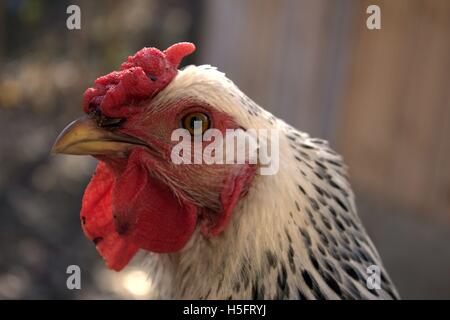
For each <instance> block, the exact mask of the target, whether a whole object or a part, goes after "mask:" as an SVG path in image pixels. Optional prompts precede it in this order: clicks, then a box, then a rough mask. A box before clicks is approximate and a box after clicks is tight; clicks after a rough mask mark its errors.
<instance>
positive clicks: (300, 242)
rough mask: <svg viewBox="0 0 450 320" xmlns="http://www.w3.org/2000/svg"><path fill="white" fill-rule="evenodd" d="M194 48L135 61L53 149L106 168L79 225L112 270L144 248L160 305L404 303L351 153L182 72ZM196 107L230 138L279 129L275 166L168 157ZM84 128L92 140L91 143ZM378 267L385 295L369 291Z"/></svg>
mask: <svg viewBox="0 0 450 320" xmlns="http://www.w3.org/2000/svg"><path fill="white" fill-rule="evenodd" d="M192 51H193V45H191V44H180V45H175V46H172V47H171V48H169V49H168V50H166V51H164V52H160V51H159V50H157V49H153V48H152V49H143V50H142V51H140V52H139V53H138V54H136V55H135V56H133V57H129V58H128V62H127V63H125V64H123V65H122V69H121V71H120V72H116V73H111V74H110V75H107V76H105V77H102V78H99V80H97V81H96V87H94V88H90V89H88V90H87V91H86V93H85V100H84V109H85V112H86V113H88V119H84V120H81V122H80V121H79V122H77V123H76V124H75V125H71V127H69V128H68V129H67V132H66V131H65V133H64V134H62V136H61V137H60V138H59V139H58V141H57V143H56V144H55V147H54V150H56V152H61V153H71V154H92V155H94V156H96V157H97V158H98V159H99V160H100V164H99V166H98V167H97V174H96V175H95V176H94V178H93V179H92V181H91V183H90V184H89V186H88V188H87V190H86V192H85V196H84V199H83V209H82V212H81V221H82V224H83V230H84V231H85V233H86V235H87V236H88V238H89V239H91V240H93V241H94V242H95V245H96V247H97V249H98V251H99V252H100V254H101V255H102V256H103V257H104V258H105V260H106V262H107V264H108V266H109V267H110V268H112V269H115V270H120V269H122V268H123V267H125V266H126V264H127V263H128V261H129V260H130V259H131V257H132V256H133V255H134V254H135V252H136V251H137V250H139V249H144V250H145V251H146V252H148V253H147V255H148V258H147V259H146V268H147V269H148V270H149V275H150V277H151V279H152V285H153V292H154V298H175V299H393V298H394V299H395V298H398V294H397V292H396V290H395V287H394V286H393V284H392V282H391V280H390V278H389V276H388V275H387V273H386V271H385V270H384V268H383V266H382V262H381V259H380V257H379V255H378V253H377V251H376V249H375V247H374V245H373V243H372V242H371V240H370V238H369V236H368V235H367V232H366V231H365V229H364V227H363V226H362V224H361V221H360V219H359V217H358V215H357V210H356V206H355V200H354V195H353V192H352V189H351V186H350V184H349V181H348V178H347V168H346V166H345V164H344V163H343V160H342V157H341V156H340V155H338V154H337V153H336V152H334V151H333V150H332V149H331V148H330V146H329V145H328V143H327V142H326V141H324V140H321V139H317V138H311V137H310V136H309V135H308V134H307V133H304V132H301V131H298V130H296V129H295V128H293V127H291V126H290V125H288V124H287V123H285V122H284V121H283V120H281V119H278V118H276V117H275V116H273V115H272V114H271V113H269V112H267V111H266V110H264V109H263V108H261V107H260V106H258V105H257V104H256V103H255V102H253V101H252V100H251V99H250V98H249V97H247V96H246V95H245V94H244V93H243V92H242V91H241V90H240V89H239V88H238V87H237V86H236V85H235V84H234V83H233V82H232V81H231V80H229V79H228V78H227V77H226V76H225V75H224V74H223V73H221V72H219V71H218V70H217V69H216V68H214V67H212V66H209V65H203V66H188V67H186V68H184V69H183V70H180V71H178V72H177V71H176V67H177V66H178V64H179V62H180V61H181V58H182V57H183V56H184V55H186V54H189V53H191V52H192ZM154 57H156V58H155V59H157V60H152V59H153V58H154ZM155 61H156V62H155ZM164 65H167V66H168V67H160V66H164ZM165 70H166V71H165ZM167 70H168V71H167ZM167 72H169V73H167ZM146 77H147V78H148V79H147V78H146ZM123 79H125V80H123ZM160 79H163V80H160ZM135 84H136V87H134V85H135ZM133 92H134V93H133ZM148 92H151V94H150V93H149V94H147V93H148ZM193 106H195V108H197V109H198V108H201V110H207V113H208V115H209V117H210V118H211V122H212V124H213V126H215V127H217V128H219V129H221V130H222V131H223V130H225V129H228V128H243V129H244V130H249V129H256V130H259V129H270V130H277V131H278V132H279V141H270V140H269V141H268V144H273V143H278V145H279V157H280V159H279V170H278V172H277V173H276V174H273V175H262V174H258V173H255V172H256V171H255V168H254V166H251V165H248V164H243V165H231V166H227V165H220V166H219V165H214V166H210V165H205V164H202V165H184V166H182V167H181V168H180V167H179V166H177V165H174V164H173V163H171V162H170V159H169V158H168V152H169V150H170V147H171V146H173V144H171V142H170V141H169V138H168V137H170V133H171V132H172V129H174V128H177V127H178V126H179V125H180V123H181V124H182V123H183V121H179V119H180V114H183V113H184V112H185V111H186V110H188V109H189V110H190V108H192V107H193ZM197 109H195V110H197ZM197 111H198V110H197ZM181 119H183V118H181ZM93 121H94V122H95V124H93ZM105 124H106V125H105ZM110 125H111V126H112V127H111V126H110ZM74 131H76V133H77V134H76V135H75V134H73V132H74ZM71 132H72V133H71ZM80 132H81V133H83V134H85V135H87V133H86V132H89V134H90V136H91V138H90V139H91V140H92V139H93V138H92V137H95V138H96V139H97V140H96V141H94V142H92V141H91V140H89V142H88V143H87V142H86V139H84V140H82V139H81V138H79V137H80ZM268 138H269V139H270V138H271V136H270V135H269V136H268ZM91 142H92V143H91ZM258 165H259V164H258ZM258 165H257V166H258ZM373 265H376V266H378V267H379V268H380V270H381V288H380V289H368V286H367V278H368V276H369V274H368V272H367V268H368V267H370V266H373Z"/></svg>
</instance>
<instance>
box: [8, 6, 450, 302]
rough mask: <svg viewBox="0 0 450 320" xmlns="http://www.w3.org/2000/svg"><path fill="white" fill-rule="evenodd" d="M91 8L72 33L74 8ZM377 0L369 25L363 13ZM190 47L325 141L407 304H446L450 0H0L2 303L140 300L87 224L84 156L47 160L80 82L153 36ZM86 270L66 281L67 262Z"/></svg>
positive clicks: (143, 290)
mask: <svg viewBox="0 0 450 320" xmlns="http://www.w3.org/2000/svg"><path fill="white" fill-rule="evenodd" d="M70 4H77V5H79V6H80V8H81V30H72V31H70V30H68V29H67V28H66V19H67V17H68V14H67V13H66V8H67V6H69V5H70ZM371 4H376V5H378V6H380V8H381V26H382V28H381V30H368V29H367V27H366V19H367V17H368V16H369V15H368V14H367V13H366V8H367V7H368V6H369V5H371ZM177 41H192V42H194V43H196V44H197V47H198V49H197V51H196V53H195V54H194V55H192V56H190V57H189V58H188V59H186V60H185V61H184V62H185V64H190V63H195V64H212V65H216V66H217V67H219V68H220V69H221V70H222V71H224V72H225V73H227V75H228V76H229V77H230V78H231V79H232V80H233V81H234V82H236V83H237V85H238V86H240V88H241V89H242V90H243V91H244V92H246V93H247V94H248V95H249V96H250V97H251V98H253V99H254V100H255V101H256V102H257V103H259V104H260V105H262V106H263V107H265V108H266V109H268V110H269V111H271V112H272V113H274V114H275V115H276V116H279V117H281V118H283V119H285V120H287V122H289V123H290V124H292V125H294V126H296V127H297V128H299V129H301V130H303V131H307V132H309V133H311V135H313V136H317V137H322V138H325V139H328V140H330V142H331V144H332V146H333V147H334V148H335V149H336V150H337V151H338V152H339V153H341V154H343V155H344V157H345V159H346V162H347V163H348V165H349V167H350V179H351V182H352V184H353V186H354V189H355V192H356V197H357V205H358V207H359V212H360V215H361V216H362V219H363V221H364V222H365V226H366V228H367V230H368V232H369V234H370V235H371V237H372V238H373V240H374V242H375V244H376V246H377V247H378V249H379V251H380V254H381V256H382V257H383V261H384V263H385V265H386V268H387V270H388V271H389V273H390V274H391V276H392V278H393V280H394V282H395V283H396V285H397V287H398V289H399V292H400V294H401V296H402V297H403V298H425V299H430V298H447V299H450V248H449V244H450V166H449V162H450V90H449V89H450V87H449V84H450V2H449V1H446V0H429V1H425V0H395V1H378V0H370V1H358V0H340V1H332V0H328V1H327V0H303V1H300V0H292V1H288V0H281V1H280V0H245V1H242V0H226V1H223V0H207V1H200V0H198V1H194V0H188V1H173V0H169V1H167V0H161V1H156V0H153V1H152V0H129V1H105V0H103V1H95V2H94V1H87V0H85V1H58V2H56V1H50V0H1V1H0V67H1V72H0V164H1V168H0V219H1V222H0V299H21V298H25V299H35V298H38V299H55V298H61V299H85V298H94V299H101V298H143V297H145V296H146V295H147V294H148V289H147V288H148V286H147V282H148V281H149V280H147V276H146V273H145V272H144V271H143V269H140V268H139V264H138V263H135V264H134V265H132V266H131V267H129V268H127V269H126V270H125V271H124V272H121V273H119V274H117V273H114V272H112V271H108V270H107V269H106V267H105V266H104V265H103V262H102V261H101V259H100V257H99V256H98V255H97V253H96V250H95V248H94V246H93V245H92V244H91V243H90V242H89V241H87V240H86V239H85V237H84V235H83V232H82V230H81V227H80V223H79V210H80V206H81V197H82V194H83V191H84V187H85V186H86V184H87V183H88V181H89V177H90V175H91V173H92V170H93V168H94V166H95V161H94V160H93V159H89V158H87V157H67V156H56V157H51V156H49V150H50V148H51V146H52V143H53V141H54V139H55V138H56V136H57V134H58V133H59V131H60V130H61V129H62V128H63V127H64V126H65V125H66V124H67V123H68V122H69V121H71V120H72V119H74V118H75V117H77V116H79V115H80V114H81V108H80V106H81V100H82V93H83V92H84V90H85V89H86V88H87V87H88V86H91V84H92V83H93V81H94V79H95V78H97V77H98V76H99V75H103V74H105V73H108V72H110V71H112V70H113V69H117V68H118V67H119V65H120V63H121V62H122V61H124V60H125V58H126V57H127V56H128V55H132V54H134V53H135V52H136V51H137V50H139V49H141V48H142V47H144V46H155V47H158V48H160V49H164V48H166V47H168V46H169V45H170V44H172V43H174V42H177ZM71 264H76V265H79V266H80V267H81V270H82V290H72V291H71V290H68V289H67V287H66V279H67V276H68V275H67V274H66V268H67V266H68V265H71Z"/></svg>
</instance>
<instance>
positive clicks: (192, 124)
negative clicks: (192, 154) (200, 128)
mask: <svg viewBox="0 0 450 320" xmlns="http://www.w3.org/2000/svg"><path fill="white" fill-rule="evenodd" d="M195 121H200V122H202V121H203V120H202V119H201V118H200V117H199V116H192V118H191V123H190V126H191V128H192V129H195ZM202 124H203V123H202ZM202 124H201V125H202Z"/></svg>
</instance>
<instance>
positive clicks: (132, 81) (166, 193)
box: [81, 44, 256, 271]
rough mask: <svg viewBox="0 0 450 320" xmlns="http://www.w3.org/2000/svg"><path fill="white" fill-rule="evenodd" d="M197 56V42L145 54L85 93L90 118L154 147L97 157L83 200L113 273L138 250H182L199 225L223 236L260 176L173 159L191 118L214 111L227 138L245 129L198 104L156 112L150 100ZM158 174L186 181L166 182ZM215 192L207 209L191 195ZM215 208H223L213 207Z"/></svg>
mask: <svg viewBox="0 0 450 320" xmlns="http://www.w3.org/2000/svg"><path fill="white" fill-rule="evenodd" d="M192 51H193V45H190V44H177V45H174V46H172V47H170V48H169V49H167V50H166V51H165V52H161V51H159V50H157V49H143V50H141V51H140V52H138V53H137V54H136V55H135V56H134V57H130V58H128V62H126V63H124V64H122V71H119V72H113V73H111V74H109V75H107V76H104V77H101V78H99V79H97V80H96V82H95V83H96V86H95V87H94V88H90V89H88V90H86V93H85V96H84V103H83V107H84V110H85V112H87V113H90V112H92V111H93V109H95V108H97V109H100V110H101V112H102V113H103V114H104V115H106V116H108V117H120V118H125V119H126V121H125V122H124V123H123V124H122V126H121V127H120V128H118V129H117V132H118V133H124V134H128V135H131V136H134V137H137V138H139V139H141V140H143V141H145V142H146V143H147V144H148V145H149V146H151V149H149V148H147V147H145V146H137V145H136V146H135V147H134V148H133V149H131V151H130V152H129V154H128V155H127V157H113V156H101V157H98V159H99V160H100V162H99V164H98V166H97V169H96V173H95V175H94V177H93V178H92V180H91V182H90V183H89V185H88V187H87V189H86V191H85V194H84V197H83V205H82V210H81V221H82V225H83V230H84V232H85V234H86V236H87V237H88V238H89V239H91V240H92V241H94V242H95V244H96V247H97V250H98V251H99V253H100V254H101V255H102V257H103V258H104V259H105V260H106V263H107V266H108V267H109V268H111V269H113V270H116V271H119V270H121V269H122V268H124V267H125V266H126V265H127V264H128V262H129V260H130V259H131V258H132V257H133V256H134V254H135V253H136V252H137V250H138V249H139V248H141V249H145V250H148V251H152V252H157V253H170V252H177V251H179V250H181V249H182V248H183V247H184V246H185V245H186V243H187V242H188V241H189V239H190V238H191V236H192V234H193V232H194V231H195V229H196V226H197V224H200V225H201V232H202V234H203V235H204V236H205V237H207V238H208V237H213V236H217V235H219V234H220V232H221V231H223V229H224V228H225V227H226V225H227V223H228V221H229V219H230V217H231V214H232V211H233V208H234V207H235V205H236V204H237V202H238V201H239V199H240V197H241V196H242V195H243V194H244V193H245V190H246V189H247V188H248V186H249V185H250V183H251V181H252V179H253V177H254V174H255V170H256V168H255V166H251V165H225V168H226V170H223V168H222V170H217V168H218V166H216V165H189V166H192V167H191V168H190V170H186V168H185V167H184V166H186V165H183V164H182V165H174V164H173V163H172V162H171V160H170V153H171V150H172V147H173V146H174V145H175V144H176V143H177V142H172V141H171V134H172V132H173V130H175V129H178V128H179V126H180V120H181V119H182V118H183V117H184V116H185V115H186V114H188V113H190V112H194V111H195V112H197V111H202V112H205V113H207V114H208V115H209V117H210V120H211V125H212V127H214V128H217V129H219V130H221V131H222V132H223V133H224V132H225V130H226V129H230V128H238V125H237V124H236V123H235V122H234V121H233V120H232V119H231V118H230V117H229V116H227V115H225V114H222V113H219V112H217V111H215V109H213V108H210V107H209V106H202V105H201V104H199V103H196V102H195V101H193V100H192V99H190V100H186V101H179V102H177V104H176V105H173V106H168V107H167V108H165V110H164V111H161V113H156V112H154V110H152V106H151V98H152V97H153V96H154V95H155V94H157V93H158V92H159V91H160V90H162V89H163V88H164V87H165V86H166V85H167V84H168V83H169V82H170V81H171V80H172V79H173V77H174V76H175V75H176V73H177V69H176V68H177V66H178V64H179V62H180V61H181V59H182V57H183V56H185V55H186V54H189V53H191V52H192ZM150 76H151V79H150ZM155 77H156V80H155ZM144 115H145V116H144ZM204 146H206V144H205V143H204ZM152 150H156V152H155V151H152ZM159 172H165V173H166V175H170V177H171V180H172V181H177V182H180V183H177V184H176V185H174V184H169V183H167V181H165V180H164V179H162V178H161V175H159V174H158V173H159ZM211 186H214V187H211ZM208 188H209V189H208ZM211 188H213V189H214V191H215V194H216V196H215V197H212V198H211V199H206V200H205V199H203V202H202V204H201V205H200V204H199V201H196V199H194V197H192V196H191V194H190V191H191V190H210V189H211ZM213 198H214V199H213ZM216 203H220V206H219V207H220V208H217V205H216V206H213V204H216ZM210 205H211V206H210ZM213 207H214V208H215V209H212V208H213Z"/></svg>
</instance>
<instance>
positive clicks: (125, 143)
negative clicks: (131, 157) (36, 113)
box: [51, 116, 146, 156]
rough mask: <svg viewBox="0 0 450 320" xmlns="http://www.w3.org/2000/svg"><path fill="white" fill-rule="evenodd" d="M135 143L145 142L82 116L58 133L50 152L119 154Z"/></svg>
mask: <svg viewBox="0 0 450 320" xmlns="http://www.w3.org/2000/svg"><path fill="white" fill-rule="evenodd" d="M136 145H143V146H146V143H145V142H143V141H142V140H139V139H138V138H135V137H132V136H128V135H124V134H117V133H114V132H112V131H107V130H105V129H102V128H100V127H98V126H97V124H96V123H95V122H94V121H93V120H92V119H91V118H89V117H87V116H84V117H82V118H79V119H77V120H75V121H73V122H72V123H70V124H69V125H68V126H67V127H66V128H65V129H64V130H63V131H62V132H61V133H60V134H59V136H58V138H56V141H55V144H54V145H53V147H52V150H51V153H52V154H57V153H64V154H74V155H119V156H120V155H125V154H126V153H127V152H128V151H129V150H130V149H131V148H132V147H133V146H136Z"/></svg>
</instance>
